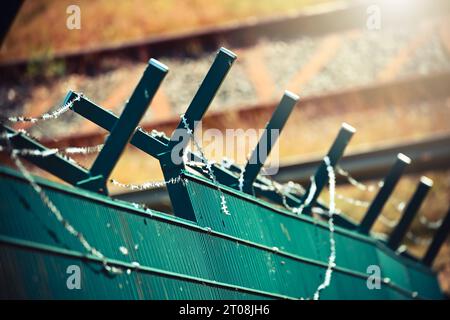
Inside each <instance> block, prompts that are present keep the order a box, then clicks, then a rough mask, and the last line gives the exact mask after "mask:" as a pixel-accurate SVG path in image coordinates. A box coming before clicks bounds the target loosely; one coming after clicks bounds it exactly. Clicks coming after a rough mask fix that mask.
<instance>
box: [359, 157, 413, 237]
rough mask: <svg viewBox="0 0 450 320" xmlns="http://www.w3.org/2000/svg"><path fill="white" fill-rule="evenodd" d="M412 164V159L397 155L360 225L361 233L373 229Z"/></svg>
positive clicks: (367, 232) (366, 232)
mask: <svg viewBox="0 0 450 320" xmlns="http://www.w3.org/2000/svg"><path fill="white" fill-rule="evenodd" d="M410 163H411V159H410V158H408V157H407V156H405V155H404V154H403V153H399V154H398V155H397V160H396V161H395V163H394V165H393V166H392V168H391V170H390V171H389V173H388V174H387V176H386V178H385V179H384V182H383V186H382V187H381V189H380V190H379V191H378V193H377V195H376V196H375V199H374V200H373V201H372V203H371V204H370V206H369V209H368V210H367V213H366V215H365V216H364V218H363V220H362V221H361V223H360V224H359V227H358V231H359V232H360V233H363V234H369V232H370V229H372V226H373V224H374V223H375V221H376V220H377V218H378V215H379V214H380V213H381V210H383V207H384V205H385V204H386V202H387V200H388V199H389V196H390V195H391V193H392V191H393V190H394V188H395V186H396V185H397V182H398V181H399V180H400V177H401V175H402V174H403V171H404V170H405V168H406V166H407V165H408V164H410Z"/></svg>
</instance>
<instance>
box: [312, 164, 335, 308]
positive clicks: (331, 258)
mask: <svg viewBox="0 0 450 320" xmlns="http://www.w3.org/2000/svg"><path fill="white" fill-rule="evenodd" d="M323 160H324V162H325V165H326V166H327V173H328V184H329V197H330V200H329V202H330V203H329V211H328V213H329V218H328V230H329V241H330V255H329V256H328V263H327V269H326V271H325V277H324V280H323V282H322V283H321V284H320V285H319V286H318V287H317V289H316V292H315V293H314V295H313V299H314V300H318V299H319V298H320V292H321V291H322V290H324V289H326V288H327V287H328V286H329V285H330V283H331V277H332V275H333V268H334V267H336V241H335V239H334V231H335V229H334V219H333V215H334V212H335V209H336V208H335V206H336V203H335V192H336V176H335V173H334V170H333V167H332V166H331V163H330V159H329V158H328V156H326V157H325V158H324V159H323Z"/></svg>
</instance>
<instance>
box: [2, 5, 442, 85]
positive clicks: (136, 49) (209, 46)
mask: <svg viewBox="0 0 450 320" xmlns="http://www.w3.org/2000/svg"><path fill="white" fill-rule="evenodd" d="M370 5H377V6H378V7H379V8H380V12H382V14H383V16H382V18H383V20H382V21H383V27H388V26H398V25H399V24H401V25H404V26H407V25H411V26H414V25H415V24H417V22H418V21H419V20H421V19H424V18H429V17H440V16H443V15H445V14H448V12H450V3H449V2H448V1H445V0H436V1H418V2H417V3H414V5H413V7H414V8H412V9H413V10H403V9H401V10H400V8H395V7H394V9H393V8H392V6H391V5H390V4H389V2H388V1H365V0H363V1H357V2H346V1H335V2H331V3H327V4H322V5H317V6H315V7H313V8H311V9H309V10H308V9H306V10H302V11H300V12H298V13H295V14H287V15H283V16H277V17H273V18H264V19H248V20H246V21H244V22H239V23H230V24H226V25H224V26H219V27H205V28H202V29H201V30H197V31H192V32H185V33H180V34H175V35H162V36H156V37H151V38H147V39H142V40H139V41H131V42H128V43H122V44H120V45H109V46H102V47H94V48H88V49H84V50H77V51H68V52H59V53H56V54H55V55H53V56H52V57H51V60H56V61H59V62H63V63H64V66H65V69H66V72H67V73H73V72H75V73H83V74H88V75H93V74H96V73H98V72H103V71H105V70H109V69H110V68H111V66H114V61H117V60H128V61H134V62H136V61H140V62H145V61H147V60H148V59H149V58H150V57H154V58H155V57H156V58H160V57H180V56H182V57H199V56H202V55H203V54H204V53H205V52H208V51H209V52H211V51H214V50H216V49H217V48H218V47H220V46H227V47H231V48H246V47H249V46H254V45H256V44H257V43H258V42H259V41H260V40H261V39H266V40H269V41H278V40H282V41H286V40H289V39H293V38H298V37H317V36H322V35H325V34H330V33H336V32H344V31H346V30H351V29H365V28H366V23H367V8H368V6H370ZM105 61H107V62H108V63H105ZM37 62H39V59H38V61H37ZM46 62H47V61H41V63H46ZM29 63H30V60H28V59H10V60H7V61H3V62H1V63H0V81H1V82H16V81H18V80H20V79H21V78H22V76H23V74H24V73H25V72H26V69H27V66H28V64H29Z"/></svg>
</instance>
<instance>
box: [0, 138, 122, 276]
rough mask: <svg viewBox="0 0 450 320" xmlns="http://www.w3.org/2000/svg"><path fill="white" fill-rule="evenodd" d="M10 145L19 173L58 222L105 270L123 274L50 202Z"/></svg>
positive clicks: (12, 158) (9, 148)
mask: <svg viewBox="0 0 450 320" xmlns="http://www.w3.org/2000/svg"><path fill="white" fill-rule="evenodd" d="M7 144H8V150H10V153H9V155H10V157H11V160H12V161H13V163H14V164H15V165H16V167H17V168H18V169H19V171H20V172H21V173H22V175H23V177H24V178H25V179H26V180H27V181H28V183H29V184H30V186H31V187H32V189H33V190H34V191H35V192H36V193H37V194H38V196H39V197H40V199H41V201H42V202H43V203H44V205H45V206H46V207H47V208H48V209H49V210H50V212H51V213H52V214H53V216H54V217H55V218H56V220H57V221H58V222H59V223H60V224H61V225H62V226H63V228H64V229H65V230H66V231H67V232H68V233H69V234H71V235H72V236H74V237H75V238H77V239H78V241H79V242H80V244H81V245H82V246H83V248H84V249H85V250H86V251H87V252H88V253H90V254H92V255H93V256H95V257H97V258H98V259H100V260H101V261H102V264H103V267H104V268H105V270H107V271H108V272H110V273H122V270H121V269H120V268H117V267H115V266H110V265H109V264H108V262H107V258H106V257H105V255H104V254H103V253H102V252H100V251H99V250H98V249H96V248H95V247H94V246H92V245H91V244H90V243H89V242H88V240H87V239H86V238H85V237H84V235H83V234H82V233H81V232H79V231H78V230H77V229H75V227H74V226H73V225H72V224H71V223H70V222H69V221H68V220H67V219H66V218H65V217H64V216H63V214H62V213H61V211H60V210H59V209H58V207H57V206H56V205H55V204H54V203H53V201H51V200H50V198H49V197H48V195H47V194H46V193H45V191H44V190H43V189H42V187H41V186H40V185H39V184H38V183H37V182H36V181H35V180H34V178H33V176H32V175H31V173H30V172H29V171H28V170H27V168H26V167H25V165H24V164H23V163H22V161H21V160H20V158H19V157H18V155H19V153H18V152H17V150H14V149H13V148H12V146H11V145H10V141H9V140H7Z"/></svg>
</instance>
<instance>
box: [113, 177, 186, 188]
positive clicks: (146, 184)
mask: <svg viewBox="0 0 450 320" xmlns="http://www.w3.org/2000/svg"><path fill="white" fill-rule="evenodd" d="M109 182H111V183H112V184H113V185H116V186H118V187H121V188H126V189H130V190H133V191H136V190H139V191H143V190H150V189H155V188H160V187H164V186H166V185H168V184H176V183H179V182H183V183H186V182H187V180H186V179H183V178H182V177H181V176H178V177H176V178H171V179H169V180H161V181H147V182H144V183H142V184H131V183H122V182H119V181H117V180H116V179H109Z"/></svg>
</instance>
